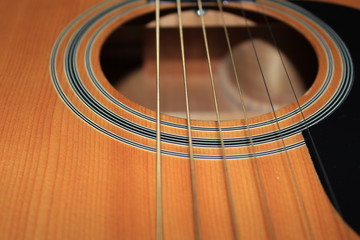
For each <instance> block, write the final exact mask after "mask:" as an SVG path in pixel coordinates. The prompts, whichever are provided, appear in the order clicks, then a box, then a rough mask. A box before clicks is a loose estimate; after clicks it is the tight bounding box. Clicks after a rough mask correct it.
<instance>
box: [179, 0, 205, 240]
mask: <svg viewBox="0 0 360 240" xmlns="http://www.w3.org/2000/svg"><path fill="white" fill-rule="evenodd" d="M176 6H177V12H178V21H179V35H180V48H181V60H182V71H183V79H184V91H185V104H186V121H187V130H188V137H189V155H190V174H191V191H192V203H193V217H194V225H195V226H194V234H195V239H196V240H200V239H201V232H200V218H199V210H198V200H197V199H198V197H197V191H196V174H195V160H194V150H193V144H192V130H191V121H190V120H191V116H190V107H189V95H188V84H187V74H186V62H185V48H184V35H183V23H182V11H181V0H176Z"/></svg>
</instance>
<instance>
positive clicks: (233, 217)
mask: <svg viewBox="0 0 360 240" xmlns="http://www.w3.org/2000/svg"><path fill="white" fill-rule="evenodd" d="M197 3H198V7H199V12H200V14H199V15H200V21H201V28H202V33H203V38H204V43H205V50H206V57H207V63H208V69H209V75H210V80H211V88H212V94H213V100H214V105H215V112H216V120H217V125H218V129H219V136H220V144H221V155H222V159H223V166H224V172H225V184H226V191H227V194H228V200H229V207H230V215H231V220H232V225H233V226H232V227H233V234H234V238H235V239H236V240H238V239H240V231H239V225H238V221H237V217H236V209H235V202H234V198H233V193H232V184H231V176H230V172H229V166H228V162H227V157H226V150H225V143H224V136H223V132H222V127H221V120H220V114H219V108H218V102H217V95H216V90H215V83H214V76H213V71H212V66H211V58H210V51H209V46H208V40H207V34H206V28H205V20H204V14H203V13H204V9H203V6H202V2H201V0H197Z"/></svg>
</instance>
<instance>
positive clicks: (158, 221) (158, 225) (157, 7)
mask: <svg viewBox="0 0 360 240" xmlns="http://www.w3.org/2000/svg"><path fill="white" fill-rule="evenodd" d="M155 21H156V27H155V28H156V30H155V31H156V33H155V34H156V37H155V38H156V239H157V240H162V238H163V236H162V235H163V229H162V228H163V226H162V225H163V223H162V217H163V216H162V183H161V181H162V171H161V170H162V169H161V168H162V164H161V128H160V123H161V119H160V0H155Z"/></svg>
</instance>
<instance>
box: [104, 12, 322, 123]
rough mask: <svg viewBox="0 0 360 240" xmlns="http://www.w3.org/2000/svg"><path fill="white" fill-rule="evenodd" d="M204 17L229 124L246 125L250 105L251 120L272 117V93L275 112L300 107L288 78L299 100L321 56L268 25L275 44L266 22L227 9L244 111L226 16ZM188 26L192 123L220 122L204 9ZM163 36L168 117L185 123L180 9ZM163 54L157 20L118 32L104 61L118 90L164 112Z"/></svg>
mask: <svg viewBox="0 0 360 240" xmlns="http://www.w3.org/2000/svg"><path fill="white" fill-rule="evenodd" d="M204 17H205V23H206V32H207V36H208V44H209V51H210V56H211V65H212V69H213V75H214V81H215V89H216V97H217V102H218V107H219V111H220V117H221V120H233V119H242V118H244V112H243V105H242V104H244V105H245V109H246V113H247V116H249V117H252V116H258V115H261V114H265V113H268V112H271V111H272V108H271V104H270V100H269V97H268V95H267V91H266V88H267V89H268V91H269V93H270V97H271V101H272V103H273V105H274V108H275V109H278V108H281V107H284V106H286V105H288V104H291V103H293V102H295V101H296V100H295V97H294V94H293V91H292V89H291V87H290V84H289V80H288V77H287V75H286V71H287V72H288V73H289V76H290V79H291V82H292V85H293V87H294V89H295V92H296V94H297V96H298V97H300V96H302V95H303V94H304V93H305V92H306V91H307V89H308V88H309V87H310V86H311V84H312V82H313V81H314V79H315V77H316V74H317V71H318V63H317V59H316V55H315V52H314V50H313V49H312V47H311V45H310V44H309V43H308V41H307V40H306V39H305V38H304V37H303V36H302V35H300V34H299V33H298V32H297V31H295V30H294V29H292V28H291V27H289V26H288V25H286V24H284V23H282V22H279V21H277V20H275V19H273V18H270V17H268V21H269V23H270V26H271V31H272V32H273V34H274V36H275V39H276V42H277V44H274V41H273V39H272V38H271V35H270V30H269V28H268V25H267V24H266V21H265V18H264V16H262V15H260V14H257V13H253V12H246V20H245V17H244V16H242V15H241V12H240V11H239V10H234V9H226V13H225V22H226V25H227V29H228V33H229V37H230V41H231V47H232V52H233V56H234V62H235V69H236V72H237V75H238V81H239V86H240V88H241V92H242V95H243V99H244V101H243V103H242V102H241V101H240V99H241V98H240V94H239V89H238V85H237V80H236V77H235V74H234V68H233V65H232V61H231V57H230V55H229V49H228V45H227V42H226V37H225V33H224V28H223V25H222V21H221V18H220V12H218V11H216V10H215V9H211V8H209V9H206V11H205V13H204ZM183 23H184V24H183V25H184V26H183V27H184V46H185V58H186V70H187V71H186V74H187V83H188V92H189V104H190V112H191V118H192V119H201V120H214V119H216V113H215V105H214V98H213V92H212V87H211V80H210V76H209V68H208V60H207V57H206V51H205V44H204V38H203V34H202V29H201V22H200V17H199V16H198V12H197V11H196V9H191V8H187V9H183ZM248 30H249V31H250V32H251V35H252V38H250V36H249V34H248ZM160 36H161V37H160V44H161V47H160V69H161V70H160V76H161V89H160V98H161V112H162V113H165V114H169V115H172V116H177V117H183V118H185V116H186V105H185V90H184V78H183V72H182V60H181V48H180V35H179V28H178V17H177V13H176V10H175V9H172V10H167V11H166V12H165V11H164V12H163V13H162V17H161V30H160ZM253 45H254V46H255V49H256V52H255V51H254V48H253ZM279 52H280V53H281V56H282V58H283V60H284V63H285V66H286V71H285V68H284V65H283V64H282V61H281V58H280V55H279ZM155 54H156V49H155V21H154V14H153V13H152V14H148V15H144V16H139V17H137V18H135V19H132V20H131V21H129V22H127V23H126V24H124V25H122V26H120V27H119V28H117V29H116V30H115V31H114V32H113V33H112V34H111V35H110V36H109V37H108V38H107V40H106V41H105V43H104V45H103V47H102V50H101V55H100V56H101V59H100V61H101V66H102V69H103V71H104V73H105V75H106V77H107V79H108V80H109V81H110V83H111V84H112V85H113V86H114V87H115V88H116V89H117V90H118V91H119V92H120V93H121V94H123V95H124V96H126V97H127V98H129V99H131V100H132V101H134V102H135V103H137V104H140V105H142V106H144V107H146V108H149V109H152V110H155V109H156V88H155V86H156V78H155V69H156V65H155V64H156V57H155V56H156V55H155ZM258 62H259V63H260V64H258ZM265 83H266V84H265Z"/></svg>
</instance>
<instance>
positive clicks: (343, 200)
mask: <svg viewBox="0 0 360 240" xmlns="http://www.w3.org/2000/svg"><path fill="white" fill-rule="evenodd" d="M294 2H295V3H296V4H297V5H300V6H302V7H303V8H305V9H307V10H309V11H310V12H312V13H313V14H315V15H316V16H318V17H319V18H320V19H322V20H323V21H324V22H326V23H327V24H328V25H329V26H330V27H332V28H333V29H334V30H335V31H336V32H337V33H338V35H339V36H340V37H341V38H342V40H343V41H344V42H345V44H346V45H347V47H348V49H349V51H350V53H351V56H352V60H353V64H354V68H355V83H354V86H353V88H352V90H351V93H350V95H349V96H348V97H347V99H346V100H345V102H344V103H343V104H342V105H341V106H340V107H339V108H338V109H337V110H336V111H335V112H334V113H333V114H332V115H331V116H330V117H328V118H326V119H325V120H323V121H321V122H320V123H318V124H316V125H315V126H313V127H311V128H310V133H311V136H312V138H313V139H314V142H315V146H316V149H317V151H318V153H319V156H320V158H321V161H322V163H323V165H324V168H325V171H326V174H327V176H328V178H329V181H330V183H331V187H332V189H333V191H334V193H335V196H336V200H337V202H338V203H339V206H340V210H341V213H342V215H343V217H344V219H345V220H346V222H347V223H348V224H350V226H352V227H353V229H354V230H355V231H357V232H358V233H360V206H359V204H360V194H359V190H360V187H359V184H360V157H359V156H358V155H357V154H358V150H359V148H360V127H359V126H358V125H357V124H359V123H360V108H359V104H360V35H359V33H358V30H359V29H360V27H359V24H360V11H358V10H354V9H351V8H347V7H343V6H339V5H333V4H328V3H314V2H304V1H294ZM304 135H305V138H306V142H307V145H308V147H309V149H310V152H311V155H312V158H313V162H314V164H315V167H316V168H317V172H318V174H319V177H320V179H321V181H322V183H323V186H324V188H325V190H326V191H327V192H328V194H329V188H328V186H327V185H326V183H325V176H324V174H323V172H322V171H321V169H320V165H319V159H318V157H317V156H316V154H315V149H314V147H313V146H312V144H311V142H310V139H309V135H308V133H307V131H305V132H304Z"/></svg>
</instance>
